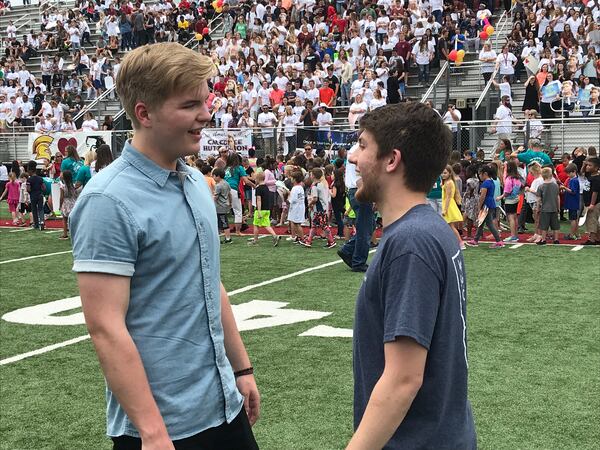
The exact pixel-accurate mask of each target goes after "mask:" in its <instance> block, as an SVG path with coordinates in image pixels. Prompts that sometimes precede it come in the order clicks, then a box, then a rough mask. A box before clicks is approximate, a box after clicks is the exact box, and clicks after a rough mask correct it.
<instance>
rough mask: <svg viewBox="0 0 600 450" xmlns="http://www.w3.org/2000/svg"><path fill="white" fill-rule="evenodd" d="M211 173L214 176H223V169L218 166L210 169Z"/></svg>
mask: <svg viewBox="0 0 600 450" xmlns="http://www.w3.org/2000/svg"><path fill="white" fill-rule="evenodd" d="M208 167H210V166H208ZM203 168H204V167H203ZM212 174H213V176H214V177H219V178H225V171H224V170H223V169H220V168H219V167H215V168H214V169H213V171H212Z"/></svg>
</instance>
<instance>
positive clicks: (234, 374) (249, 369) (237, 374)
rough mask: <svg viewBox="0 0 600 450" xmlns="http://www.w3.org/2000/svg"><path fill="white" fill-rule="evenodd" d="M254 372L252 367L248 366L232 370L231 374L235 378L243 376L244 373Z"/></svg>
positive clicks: (250, 373)
mask: <svg viewBox="0 0 600 450" xmlns="http://www.w3.org/2000/svg"><path fill="white" fill-rule="evenodd" d="M253 373H254V367H252V366H251V367H248V368H247V369H242V370H238V371H237V372H233V376H234V377H236V378H239V377H243V376H244V375H252V374H253Z"/></svg>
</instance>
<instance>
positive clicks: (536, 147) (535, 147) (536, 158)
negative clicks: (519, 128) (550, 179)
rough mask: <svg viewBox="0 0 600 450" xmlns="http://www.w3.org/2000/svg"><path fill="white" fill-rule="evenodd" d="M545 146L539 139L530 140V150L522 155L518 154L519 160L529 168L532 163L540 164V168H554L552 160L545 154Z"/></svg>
mask: <svg viewBox="0 0 600 450" xmlns="http://www.w3.org/2000/svg"><path fill="white" fill-rule="evenodd" d="M542 148H543V145H542V143H541V142H540V140H539V139H530V140H529V150H527V151H526V152H522V153H517V158H519V161H520V162H522V163H525V166H527V167H528V166H529V164H530V163H532V162H537V163H539V165H540V166H542V167H546V166H552V165H553V164H552V160H551V159H550V157H549V156H548V155H547V154H546V153H544V152H543V150H542Z"/></svg>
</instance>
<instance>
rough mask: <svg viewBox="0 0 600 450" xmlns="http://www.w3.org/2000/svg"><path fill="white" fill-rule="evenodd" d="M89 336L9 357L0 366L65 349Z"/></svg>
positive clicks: (0, 361)
mask: <svg viewBox="0 0 600 450" xmlns="http://www.w3.org/2000/svg"><path fill="white" fill-rule="evenodd" d="M89 338H90V335H89V334H86V335H85V336H79V337H76V338H73V339H69V340H68V341H64V342H59V343H58V344H52V345H48V346H47V347H42V348H38V349H37V350H33V351H31V352H27V353H21V354H20V355H15V356H11V357H10V358H6V359H2V360H0V366H4V365H6V364H10V363H14V362H17V361H21V360H22V359H25V358H29V357H31V356H37V355H42V354H44V353H48V352H50V351H52V350H56V349H57V348H61V347H66V346H67V345H71V344H77V343H78V342H81V341H85V340H86V339H89Z"/></svg>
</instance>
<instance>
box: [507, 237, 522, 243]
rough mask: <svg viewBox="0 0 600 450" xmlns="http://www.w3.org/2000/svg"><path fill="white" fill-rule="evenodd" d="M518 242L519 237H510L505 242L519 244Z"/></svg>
mask: <svg viewBox="0 0 600 450" xmlns="http://www.w3.org/2000/svg"><path fill="white" fill-rule="evenodd" d="M518 241H519V237H518V236H509V237H507V238H506V239H504V242H518Z"/></svg>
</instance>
